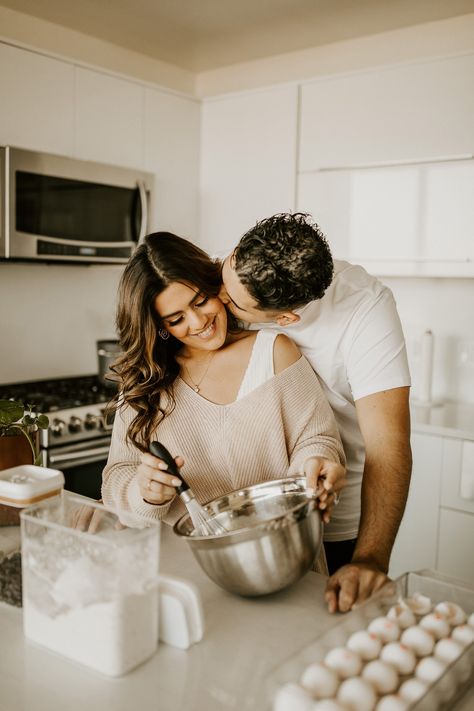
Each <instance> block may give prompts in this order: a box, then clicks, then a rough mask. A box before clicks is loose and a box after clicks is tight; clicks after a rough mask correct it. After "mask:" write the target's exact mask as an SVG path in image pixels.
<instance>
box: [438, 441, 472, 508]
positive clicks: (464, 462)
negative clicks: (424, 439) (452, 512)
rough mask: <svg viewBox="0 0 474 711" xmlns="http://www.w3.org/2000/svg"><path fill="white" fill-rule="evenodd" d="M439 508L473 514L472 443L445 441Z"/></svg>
mask: <svg viewBox="0 0 474 711" xmlns="http://www.w3.org/2000/svg"><path fill="white" fill-rule="evenodd" d="M441 506H446V507H449V508H452V509H458V510H460V511H465V512H466V513H471V514H474V442H471V441H467V440H465V441H464V440H460V439H447V440H446V443H445V445H444V451H443V481H442V485H441Z"/></svg>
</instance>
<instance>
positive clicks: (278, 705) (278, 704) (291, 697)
mask: <svg viewBox="0 0 474 711" xmlns="http://www.w3.org/2000/svg"><path fill="white" fill-rule="evenodd" d="M313 704H314V702H313V699H312V698H311V696H310V695H309V694H308V692H307V691H305V689H303V687H301V686H300V685H299V684H294V683H293V682H289V683H288V684H284V685H283V686H281V687H280V688H279V689H278V691H277V693H276V695H275V698H274V700H273V711H313Z"/></svg>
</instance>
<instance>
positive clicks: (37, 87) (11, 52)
mask: <svg viewBox="0 0 474 711" xmlns="http://www.w3.org/2000/svg"><path fill="white" fill-rule="evenodd" d="M0 96H1V115H0V143H1V144H2V145H13V146H19V147H20V148H30V149H32V150H40V151H48V152H51V153H58V154H65V155H71V154H72V153H73V149H74V67H73V66H72V65H70V64H67V63H65V62H61V61H58V60H56V59H51V58H50V57H44V56H42V55H41V54H37V53H36V52H30V51H27V50H24V49H20V48H18V47H12V46H10V45H8V44H3V43H0Z"/></svg>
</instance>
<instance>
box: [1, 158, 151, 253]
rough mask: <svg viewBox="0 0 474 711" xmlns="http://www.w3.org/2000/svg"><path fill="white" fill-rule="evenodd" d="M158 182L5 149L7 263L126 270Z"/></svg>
mask: <svg viewBox="0 0 474 711" xmlns="http://www.w3.org/2000/svg"><path fill="white" fill-rule="evenodd" d="M152 188H153V175H151V174H150V173H144V172H142V171H136V170H132V169H130V168H120V167H115V166H111V165H104V164H102V163H94V162H89V161H83V160H76V159H74V158H67V157H64V156H58V155H53V154H50V153H39V152H37V151H29V150H24V149H21V148H13V147H11V146H2V147H0V259H2V260H3V259H10V260H17V261H19V260H21V261H23V260H41V261H46V262H51V261H61V262H64V261H67V262H78V263H88V264H92V263H104V262H108V263H118V264H120V263H125V262H126V261H127V260H128V258H129V257H130V255H131V254H132V253H133V251H134V249H135V247H136V246H137V244H138V243H139V242H140V240H141V239H142V238H143V237H144V236H145V234H146V233H147V230H148V214H149V209H150V205H151V197H152Z"/></svg>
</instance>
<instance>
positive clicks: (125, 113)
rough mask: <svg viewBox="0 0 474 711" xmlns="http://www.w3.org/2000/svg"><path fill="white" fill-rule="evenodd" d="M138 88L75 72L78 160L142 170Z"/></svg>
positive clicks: (140, 91) (140, 94)
mask: <svg viewBox="0 0 474 711" xmlns="http://www.w3.org/2000/svg"><path fill="white" fill-rule="evenodd" d="M144 91H145V90H144V88H143V87H142V86H141V85H140V84H135V83H133V82H130V81H126V80H123V79H118V78H116V77H112V76H109V75H107V74H102V73H100V72H96V71H91V70H88V69H82V68H79V67H78V68H76V154H77V157H78V158H84V159H86V160H95V161H101V162H104V163H111V164H113V165H123V166H127V167H131V168H143V93H144Z"/></svg>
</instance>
